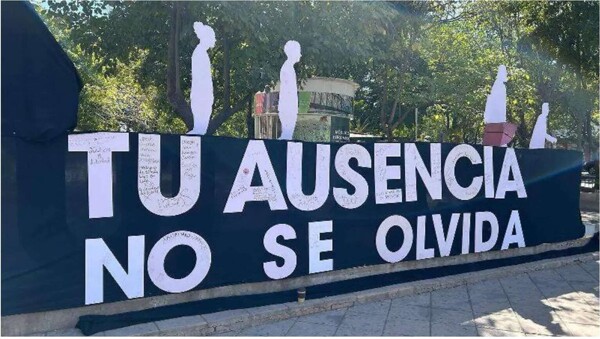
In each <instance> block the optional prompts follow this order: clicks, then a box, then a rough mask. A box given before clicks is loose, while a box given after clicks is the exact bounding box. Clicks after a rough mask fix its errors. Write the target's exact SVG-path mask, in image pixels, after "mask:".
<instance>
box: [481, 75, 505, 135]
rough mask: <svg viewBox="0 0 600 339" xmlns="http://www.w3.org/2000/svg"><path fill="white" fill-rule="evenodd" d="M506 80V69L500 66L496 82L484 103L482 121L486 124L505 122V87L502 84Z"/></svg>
mask: <svg viewBox="0 0 600 339" xmlns="http://www.w3.org/2000/svg"><path fill="white" fill-rule="evenodd" d="M507 80H508V73H507V72H506V67H505V66H504V65H500V67H498V75H497V76H496V81H495V82H494V85H493V86H492V91H491V93H490V95H488V97H487V101H486V103H485V112H484V113H483V121H484V122H485V123H486V124H491V123H501V122H506V86H504V83H505V82H506V81H507Z"/></svg>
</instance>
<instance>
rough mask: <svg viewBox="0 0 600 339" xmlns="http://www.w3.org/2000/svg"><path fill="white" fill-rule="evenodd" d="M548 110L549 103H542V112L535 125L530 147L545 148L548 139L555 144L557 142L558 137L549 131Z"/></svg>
mask: <svg viewBox="0 0 600 339" xmlns="http://www.w3.org/2000/svg"><path fill="white" fill-rule="evenodd" d="M548 112H549V108H548V103H547V102H545V103H543V104H542V114H540V115H539V116H538V118H537V121H536V123H535V126H534V127H533V132H532V133H531V140H530V141H529V149H534V148H544V147H545V146H546V140H548V141H550V142H551V143H553V144H555V143H556V141H557V140H556V138H555V137H553V136H551V135H550V134H548V132H547V126H548Z"/></svg>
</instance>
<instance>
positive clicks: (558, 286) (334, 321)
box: [216, 261, 600, 336]
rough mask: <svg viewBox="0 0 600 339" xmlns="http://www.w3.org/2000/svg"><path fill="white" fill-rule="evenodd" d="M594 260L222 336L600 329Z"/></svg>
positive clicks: (594, 332) (579, 332)
mask: <svg viewBox="0 0 600 339" xmlns="http://www.w3.org/2000/svg"><path fill="white" fill-rule="evenodd" d="M598 267H599V263H598V262H597V261H592V262H586V263H581V264H580V263H572V264H570V265H567V266H565V267H561V268H557V269H546V270H541V271H535V272H530V273H523V274H518V275H515V276H510V277H505V278H502V279H491V280H485V281H480V282H476V283H469V284H466V285H462V286H458V287H454V288H450V289H445V290H437V291H433V292H431V293H422V294H418V295H411V296H404V297H399V298H394V299H391V300H383V301H377V302H369V303H363V304H356V305H353V306H352V307H349V308H342V309H337V310H330V311H326V312H320V313H315V314H311V315H306V316H302V317H297V318H292V319H287V320H282V321H276V322H272V323H269V324H264V325H260V326H254V327H249V328H246V329H244V330H241V331H234V332H227V333H222V334H216V335H220V336H232V335H244V336H250V335H255V336H274V335H277V336H550V335H554V336H556V335H559V336H600V300H599V299H598V290H599V287H598V285H599V283H598Z"/></svg>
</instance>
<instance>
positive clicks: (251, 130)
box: [246, 97, 254, 138]
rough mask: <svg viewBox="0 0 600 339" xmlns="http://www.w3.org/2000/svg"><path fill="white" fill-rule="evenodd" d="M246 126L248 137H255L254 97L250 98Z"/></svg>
mask: <svg viewBox="0 0 600 339" xmlns="http://www.w3.org/2000/svg"><path fill="white" fill-rule="evenodd" d="M246 128H247V129H248V138H254V118H252V97H250V98H249V99H248V111H247V112H246Z"/></svg>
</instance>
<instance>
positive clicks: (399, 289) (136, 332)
mask: <svg viewBox="0 0 600 339" xmlns="http://www.w3.org/2000/svg"><path fill="white" fill-rule="evenodd" d="M593 260H599V254H598V252H592V253H584V254H579V255H574V256H569V257H563V258H553V259H546V260H540V261H535V262H531V263H525V264H519V265H514V266H510V267H499V268H493V269H488V270H482V271H478V272H469V273H462V274H457V275H452V276H447V277H441V278H434V279H428V280H421V281H413V282H409V283H402V284H397V285H391V286H386V287H379V288H375V289H370V290H364V291H359V292H353V293H348V294H342V295H337V296H332V297H325V298H320V299H315V300H307V301H305V302H303V303H296V302H289V303H284V304H275V305H267V306H261V307H254V308H248V309H238V310H228V311H222V312H217V313H211V314H204V315H194V316H186V317H180V318H173V319H166V320H161V321H156V322H149V323H144V324H137V325H133V326H129V327H123V328H119V329H114V330H109V331H105V332H99V333H96V334H94V336H206V335H217V334H219V333H224V332H228V331H233V330H239V329H242V328H245V327H249V326H255V325H261V324H265V323H268V322H272V321H277V320H283V319H288V318H293V317H298V316H303V315H308V314H313V313H318V312H323V311H328V310H336V309H340V308H346V307H351V306H353V305H355V304H363V303H368V302H373V301H379V300H384V299H391V298H397V297H402V296H407V295H412V294H420V293H426V292H431V291H435V290H438V289H443V288H451V287H456V286H460V285H464V284H467V283H475V282H479V281H482V280H488V279H495V278H501V277H506V276H507V275H515V274H521V273H527V272H534V271H539V270H544V269H552V268H558V267H561V266H565V265H568V264H572V263H579V262H588V261H593ZM35 335H37V336H39V335H44V336H82V335H83V334H82V333H81V331H80V330H79V329H74V328H72V329H65V330H56V331H51V332H44V333H38V334H35Z"/></svg>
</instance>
